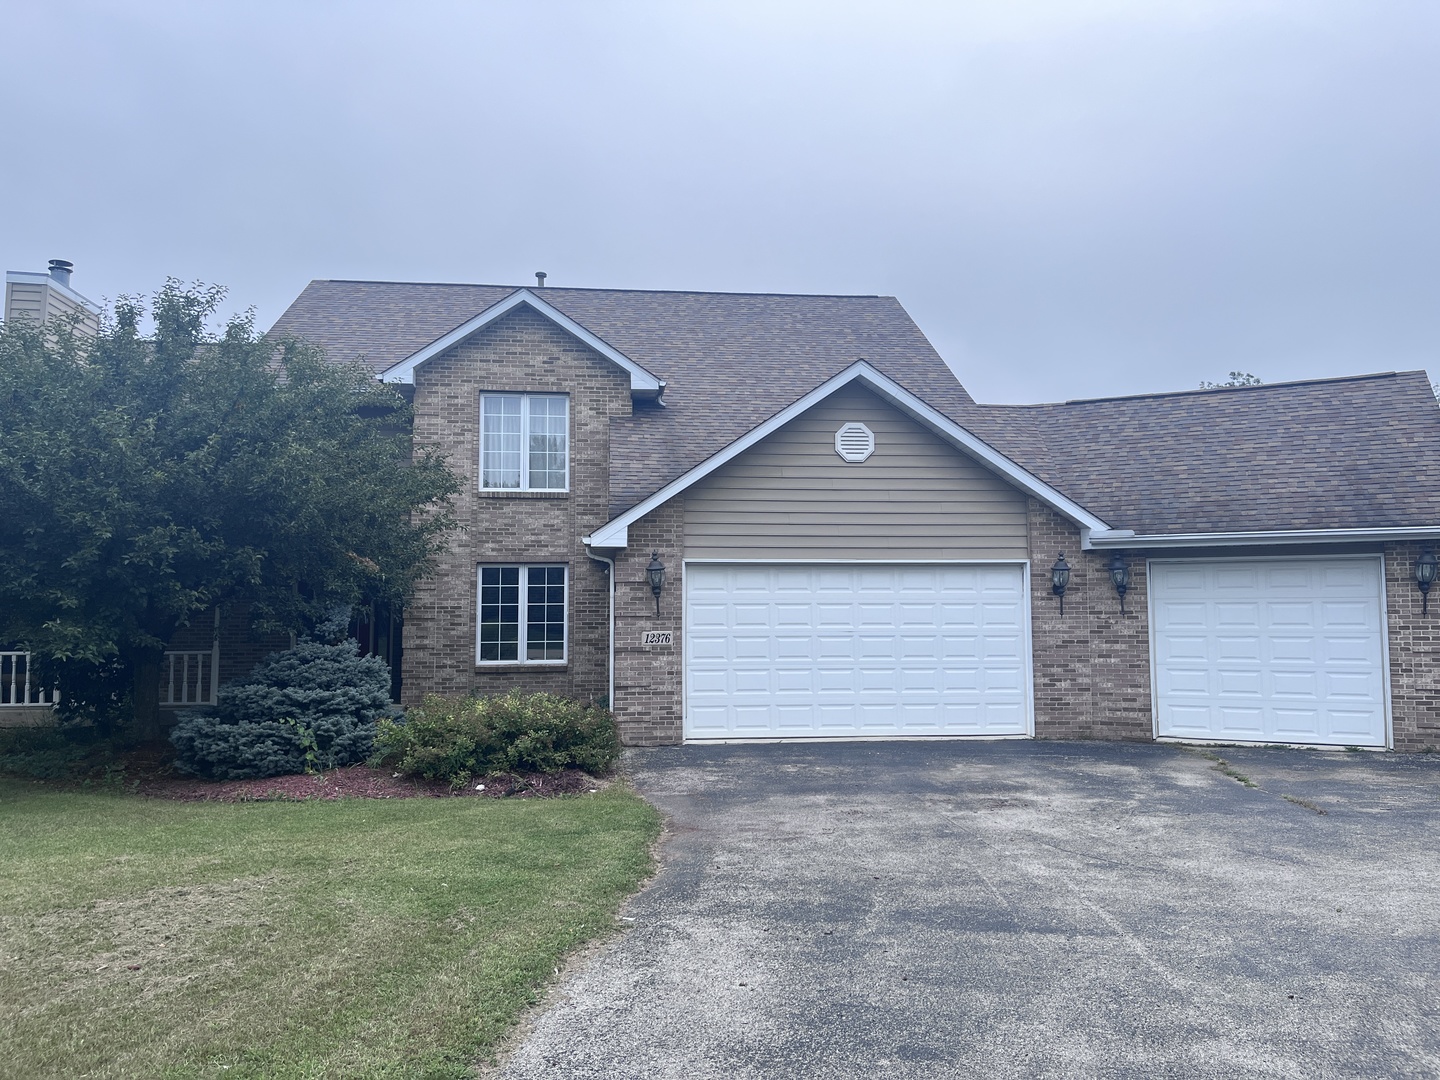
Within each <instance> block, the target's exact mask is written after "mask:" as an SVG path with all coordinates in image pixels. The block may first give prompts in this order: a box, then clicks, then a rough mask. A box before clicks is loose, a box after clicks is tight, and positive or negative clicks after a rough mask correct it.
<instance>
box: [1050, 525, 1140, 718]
mask: <svg viewBox="0 0 1440 1080" xmlns="http://www.w3.org/2000/svg"><path fill="white" fill-rule="evenodd" d="M1029 528H1030V593H1031V595H1030V603H1031V630H1032V637H1033V650H1034V661H1035V683H1034V685H1035V735H1036V737H1037V738H1041V739H1150V738H1152V737H1153V733H1154V728H1153V724H1152V720H1151V708H1150V627H1149V615H1148V608H1147V602H1146V597H1147V591H1146V579H1145V560H1144V558H1142V557H1140V556H1138V555H1135V554H1127V557H1128V558H1129V562H1130V588H1129V591H1128V592H1127V593H1126V594H1125V612H1126V614H1125V615H1124V616H1122V615H1121V614H1120V599H1119V597H1118V596H1117V595H1116V593H1115V586H1114V585H1113V584H1111V582H1110V574H1109V572H1108V571H1107V570H1106V565H1107V563H1108V562H1109V560H1110V552H1108V551H1107V552H1094V551H1091V552H1082V551H1081V550H1080V530H1079V529H1078V528H1077V527H1076V526H1075V525H1073V524H1071V523H1070V522H1069V521H1067V520H1066V519H1065V518H1063V517H1061V516H1060V515H1059V514H1057V513H1055V511H1053V510H1051V509H1050V508H1049V507H1048V506H1046V505H1045V504H1043V503H1041V502H1040V501H1038V500H1036V499H1030V500H1029ZM1062 551H1063V552H1064V553H1065V561H1066V562H1067V563H1069V564H1070V586H1069V588H1068V589H1067V590H1066V592H1065V614H1064V615H1063V616H1062V615H1061V614H1060V605H1059V603H1058V602H1057V600H1056V599H1055V596H1054V594H1053V593H1052V592H1051V591H1050V567H1051V566H1052V565H1054V562H1055V558H1056V556H1057V555H1058V554H1059V553H1060V552H1062Z"/></svg>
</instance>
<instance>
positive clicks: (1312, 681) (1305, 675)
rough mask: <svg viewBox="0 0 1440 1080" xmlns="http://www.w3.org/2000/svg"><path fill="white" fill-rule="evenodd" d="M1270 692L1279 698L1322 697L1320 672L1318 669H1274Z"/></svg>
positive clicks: (1312, 698)
mask: <svg viewBox="0 0 1440 1080" xmlns="http://www.w3.org/2000/svg"><path fill="white" fill-rule="evenodd" d="M1270 692H1271V694H1272V695H1273V696H1274V697H1277V698H1305V699H1307V700H1309V701H1318V700H1319V699H1320V673H1319V672H1317V671H1272V672H1271V673H1270Z"/></svg>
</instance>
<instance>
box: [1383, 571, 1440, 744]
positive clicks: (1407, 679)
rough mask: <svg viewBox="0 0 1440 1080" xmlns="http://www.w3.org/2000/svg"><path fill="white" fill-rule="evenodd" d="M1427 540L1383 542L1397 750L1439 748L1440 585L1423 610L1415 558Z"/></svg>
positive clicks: (1391, 693) (1392, 709)
mask: <svg viewBox="0 0 1440 1080" xmlns="http://www.w3.org/2000/svg"><path fill="white" fill-rule="evenodd" d="M1422 550H1424V548H1423V545H1421V544H1417V543H1403V544H1386V545H1385V607H1386V611H1387V613H1388V617H1389V623H1390V625H1389V627H1388V630H1389V634H1390V714H1391V725H1392V728H1393V730H1394V734H1395V749H1396V750H1430V751H1433V750H1437V749H1440V587H1437V588H1434V589H1432V590H1431V591H1430V614H1429V615H1426V616H1422V615H1421V614H1420V609H1421V606H1422V605H1421V597H1420V590H1419V589H1418V588H1417V587H1416V585H1415V560H1416V558H1418V557H1419V555H1420V553H1421V551H1422Z"/></svg>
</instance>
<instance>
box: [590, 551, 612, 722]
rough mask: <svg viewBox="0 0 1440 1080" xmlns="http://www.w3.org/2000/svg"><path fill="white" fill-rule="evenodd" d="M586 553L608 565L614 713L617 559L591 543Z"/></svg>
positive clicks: (609, 662)
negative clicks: (599, 552) (605, 554)
mask: <svg viewBox="0 0 1440 1080" xmlns="http://www.w3.org/2000/svg"><path fill="white" fill-rule="evenodd" d="M585 554H587V555H589V556H590V558H592V559H594V560H595V561H596V562H602V563H604V564H605V566H606V568H607V569H606V574H607V576H608V577H609V578H610V589H609V592H610V642H609V657H608V659H607V662H606V674H607V678H608V681H609V691H608V692H609V698H608V699H607V701H606V703H605V704H606V707H607V708H609V710H610V711H611V712H612V713H613V712H614V711H615V560H614V559H607V558H606V557H605V556H604V555H596V554H595V551H594V549H593V548H591V547H590V545H588V544H587V545H585Z"/></svg>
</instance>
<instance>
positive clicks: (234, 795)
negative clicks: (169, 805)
mask: <svg viewBox="0 0 1440 1080" xmlns="http://www.w3.org/2000/svg"><path fill="white" fill-rule="evenodd" d="M607 783H608V781H606V780H597V779H596V778H595V777H593V776H590V775H589V774H587V773H583V772H581V771H580V770H578V769H566V770H565V771H563V772H559V773H556V774H554V775H553V776H552V775H549V774H546V773H528V774H520V775H515V774H505V775H501V776H487V777H484V778H483V779H478V780H474V781H472V782H471V783H469V784H466V785H465V786H464V787H461V788H452V787H451V786H450V785H449V784H447V783H446V782H445V781H443V780H416V779H411V778H409V777H405V776H400V775H399V774H398V773H395V772H394V771H392V770H390V769H372V768H370V767H369V766H368V765H350V766H347V767H346V768H343V769H331V770H330V771H329V772H323V773H315V774H313V775H308V776H271V777H267V778H265V779H263V780H198V779H195V778H194V777H185V776H175V775H170V776H155V775H152V776H147V777H143V778H141V779H140V780H139V781H138V783H137V785H136V787H135V788H134V790H135V792H136V793H137V794H140V795H147V796H149V797H151V798H154V799H177V800H180V801H183V802H253V801H258V800H264V799H279V800H285V801H298V800H303V799H412V798H417V797H430V798H462V797H467V796H469V797H479V798H489V799H503V798H520V799H543V798H549V797H552V796H555V795H579V794H583V793H585V792H590V791H598V790H600V788H602V787H604V786H605V785H606V784H607Z"/></svg>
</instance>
